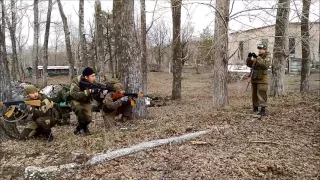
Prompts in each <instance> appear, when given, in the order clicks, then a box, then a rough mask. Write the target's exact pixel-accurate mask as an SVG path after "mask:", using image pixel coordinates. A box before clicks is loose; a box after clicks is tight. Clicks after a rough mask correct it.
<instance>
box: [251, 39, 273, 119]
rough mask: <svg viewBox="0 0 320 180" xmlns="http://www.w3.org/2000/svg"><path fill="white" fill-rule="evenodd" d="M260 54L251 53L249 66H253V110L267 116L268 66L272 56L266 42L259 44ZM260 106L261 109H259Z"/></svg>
mask: <svg viewBox="0 0 320 180" xmlns="http://www.w3.org/2000/svg"><path fill="white" fill-rule="evenodd" d="M257 48H258V50H259V55H258V56H257V55H256V54H255V53H249V55H248V59H247V66H248V67H250V68H252V75H251V84H252V104H253V111H254V113H257V114H258V115H259V116H260V117H262V116H265V111H266V107H267V98H268V96H267V91H268V83H269V79H268V68H269V66H270V64H271V56H270V53H269V52H268V51H267V46H266V45H265V44H258V46H257ZM259 106H260V107H261V108H260V111H259Z"/></svg>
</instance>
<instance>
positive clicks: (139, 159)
mask: <svg viewBox="0 0 320 180" xmlns="http://www.w3.org/2000/svg"><path fill="white" fill-rule="evenodd" d="M57 78H58V80H59V81H57ZM211 79H212V78H211V74H192V73H188V74H183V80H182V99H181V100H179V101H171V100H168V101H167V104H166V106H161V107H149V108H148V112H149V116H150V117H149V118H148V119H146V120H134V121H132V122H131V123H127V124H123V125H121V127H122V128H121V127H117V128H115V129H112V130H108V129H106V128H105V126H104V122H103V120H102V118H101V115H100V114H95V115H94V116H93V117H94V119H95V122H94V123H92V124H90V130H91V131H92V133H93V134H92V135H90V136H75V135H74V134H73V130H74V128H75V124H76V120H75V116H74V115H72V120H71V125H68V126H56V127H54V128H53V134H54V135H55V141H54V142H53V143H47V142H45V141H43V139H32V140H29V141H25V142H22V141H14V140H12V141H7V142H4V143H2V144H1V145H0V177H1V178H0V179H24V178H23V175H24V174H23V173H24V169H25V168H26V167H27V166H39V167H47V166H51V165H61V164H65V163H71V162H77V163H82V162H85V161H86V160H88V158H90V157H91V156H92V155H94V154H97V153H104V152H107V151H111V150H115V149H118V148H123V147H128V146H131V145H135V144H138V143H141V142H144V141H149V140H154V139H160V138H168V137H172V136H179V135H182V134H186V133H189V132H195V131H199V130H208V129H213V127H215V126H227V127H228V128H225V129H223V130H219V131H215V130H214V131H213V132H212V133H210V134H207V135H203V136H200V137H198V138H196V139H195V140H197V141H202V142H206V143H203V144H193V143H191V142H185V143H180V144H176V143H172V144H168V145H164V146H161V147H157V148H153V149H150V150H147V151H141V152H138V153H135V154H132V155H129V156H124V157H121V158H117V159H115V160H111V161H109V162H106V163H104V164H99V165H94V166H86V167H82V168H79V169H69V170H65V171H63V172H57V173H54V174H53V175H52V176H53V179H319V178H320V172H319V171H320V169H319V167H320V114H319V113H320V74H312V75H311V78H310V89H311V90H310V92H309V93H306V94H301V93H299V83H300V76H286V83H285V90H286V95H285V96H284V97H282V98H269V100H268V101H269V102H268V103H269V107H268V109H267V116H266V117H265V118H263V119H261V120H258V119H255V118H253V117H252V116H251V115H250V113H251V93H250V87H249V89H248V91H246V86H247V83H246V81H241V82H236V83H231V84H229V85H228V91H229V102H230V106H229V107H227V108H223V109H216V108H213V107H212V105H211V104H212V80H211ZM62 80H66V81H67V78H61V77H55V78H49V82H50V83H54V82H59V83H62ZM171 85H172V75H171V74H167V73H149V79H148V89H149V92H150V93H151V94H154V95H157V96H161V97H169V96H170V94H171ZM123 127H126V129H125V130H123ZM75 152H77V153H83V156H81V157H77V158H75V157H74V155H73V153H75Z"/></svg>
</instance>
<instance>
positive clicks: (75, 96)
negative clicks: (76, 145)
mask: <svg viewBox="0 0 320 180" xmlns="http://www.w3.org/2000/svg"><path fill="white" fill-rule="evenodd" d="M81 78H82V76H78V77H75V78H74V79H73V80H72V83H71V87H70V95H71V99H72V100H71V103H70V104H71V109H72V111H73V112H74V113H75V114H76V116H77V118H78V125H77V127H76V130H75V132H74V133H75V134H79V133H81V130H83V132H84V133H85V134H87V133H89V130H88V125H89V124H90V123H91V121H92V105H91V100H92V94H91V93H90V91H89V90H88V89H85V88H82V87H80V81H81Z"/></svg>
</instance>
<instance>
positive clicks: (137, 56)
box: [120, 1, 147, 119]
mask: <svg viewBox="0 0 320 180" xmlns="http://www.w3.org/2000/svg"><path fill="white" fill-rule="evenodd" d="M121 5H122V11H121V12H122V15H121V16H122V18H121V19H122V22H121V24H122V26H123V28H122V29H121V37H120V41H121V45H122V49H120V50H121V56H120V58H121V67H122V70H123V71H122V72H121V74H122V76H120V77H121V79H120V80H121V81H122V82H123V83H124V85H125V87H126V91H127V92H129V93H140V92H142V91H143V89H142V68H141V59H142V55H141V53H140V48H139V47H140V46H139V42H138V38H137V32H136V30H135V28H134V27H135V25H134V1H128V2H126V3H122V4H121ZM136 103H137V105H136V106H135V107H134V108H133V112H134V117H136V118H142V119H143V118H147V107H146V104H145V100H144V99H143V98H138V99H136Z"/></svg>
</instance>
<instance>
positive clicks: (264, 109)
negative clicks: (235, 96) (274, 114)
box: [258, 107, 266, 117]
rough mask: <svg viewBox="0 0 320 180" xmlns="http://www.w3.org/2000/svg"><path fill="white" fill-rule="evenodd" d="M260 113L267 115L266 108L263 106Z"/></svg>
mask: <svg viewBox="0 0 320 180" xmlns="http://www.w3.org/2000/svg"><path fill="white" fill-rule="evenodd" d="M258 115H260V116H261V117H262V116H265V115H266V108H265V107H261V109H260V112H259V113H258Z"/></svg>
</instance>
